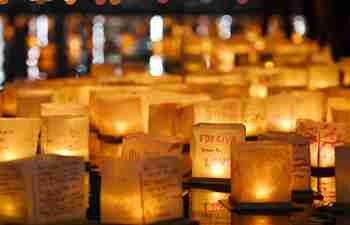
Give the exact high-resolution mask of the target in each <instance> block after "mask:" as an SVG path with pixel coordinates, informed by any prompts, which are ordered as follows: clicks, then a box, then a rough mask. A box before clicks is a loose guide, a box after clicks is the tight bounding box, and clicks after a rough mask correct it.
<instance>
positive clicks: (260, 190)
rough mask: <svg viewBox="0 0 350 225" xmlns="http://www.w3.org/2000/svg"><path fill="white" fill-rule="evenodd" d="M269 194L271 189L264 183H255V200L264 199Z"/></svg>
mask: <svg viewBox="0 0 350 225" xmlns="http://www.w3.org/2000/svg"><path fill="white" fill-rule="evenodd" d="M270 194H271V190H270V189H269V188H268V187H267V186H265V185H257V188H256V192H255V197H256V199H257V200H266V199H267V198H268V197H269V196H270Z"/></svg>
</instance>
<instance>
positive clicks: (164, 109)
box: [149, 103, 180, 137]
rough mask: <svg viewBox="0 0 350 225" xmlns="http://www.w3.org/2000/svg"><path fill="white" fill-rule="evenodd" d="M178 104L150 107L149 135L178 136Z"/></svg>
mask: <svg viewBox="0 0 350 225" xmlns="http://www.w3.org/2000/svg"><path fill="white" fill-rule="evenodd" d="M179 108H180V106H179V105H178V104H175V103H172V104H160V105H152V106H150V113H149V134H151V135H155V136H165V137H166V136H176V126H177V125H176V123H177V122H178V117H179V114H180V111H179Z"/></svg>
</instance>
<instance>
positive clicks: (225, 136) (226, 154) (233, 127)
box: [191, 124, 245, 179]
mask: <svg viewBox="0 0 350 225" xmlns="http://www.w3.org/2000/svg"><path fill="white" fill-rule="evenodd" d="M244 141H245V128H244V126H243V125H242V124H199V125H196V126H195V127H194V128H193V137H192V143H191V154H192V160H193V164H192V177H196V178H224V179H229V178H230V177H231V153H232V151H236V149H231V145H232V143H236V142H238V143H240V142H244Z"/></svg>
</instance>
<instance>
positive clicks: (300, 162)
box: [259, 133, 311, 191]
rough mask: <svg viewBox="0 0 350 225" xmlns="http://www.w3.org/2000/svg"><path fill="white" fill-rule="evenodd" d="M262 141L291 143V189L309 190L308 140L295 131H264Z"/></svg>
mask: <svg viewBox="0 0 350 225" xmlns="http://www.w3.org/2000/svg"><path fill="white" fill-rule="evenodd" d="M259 140H262V141H276V142H283V143H288V144H291V145H293V168H294V169H293V191H309V190H311V178H310V177H311V166H310V141H309V140H308V139H307V138H305V137H303V136H301V135H298V134H296V133H266V134H263V135H260V136H259Z"/></svg>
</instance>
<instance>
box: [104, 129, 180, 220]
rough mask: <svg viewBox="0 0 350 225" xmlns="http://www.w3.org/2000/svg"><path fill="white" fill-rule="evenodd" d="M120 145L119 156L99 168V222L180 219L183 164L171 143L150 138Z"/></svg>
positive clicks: (140, 138) (144, 137)
mask: <svg viewBox="0 0 350 225" xmlns="http://www.w3.org/2000/svg"><path fill="white" fill-rule="evenodd" d="M123 141H124V142H123V154H122V156H121V157H120V158H119V159H118V158H113V159H107V160H105V161H104V163H103V166H102V170H101V176H102V190H101V210H102V211H101V222H102V223H106V224H151V223H154V222H159V221H166V220H171V219H176V218H181V217H182V216H183V205H182V171H181V168H182V164H181V163H180V161H179V159H178V158H177V157H176V156H174V155H179V154H180V152H178V151H177V150H174V149H172V148H173V144H172V143H171V142H170V143H169V142H168V141H166V140H165V141H162V140H159V139H154V138H152V137H150V136H143V135H141V136H131V137H130V136H129V137H126V138H125V139H124V140H123ZM176 149H178V148H176Z"/></svg>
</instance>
